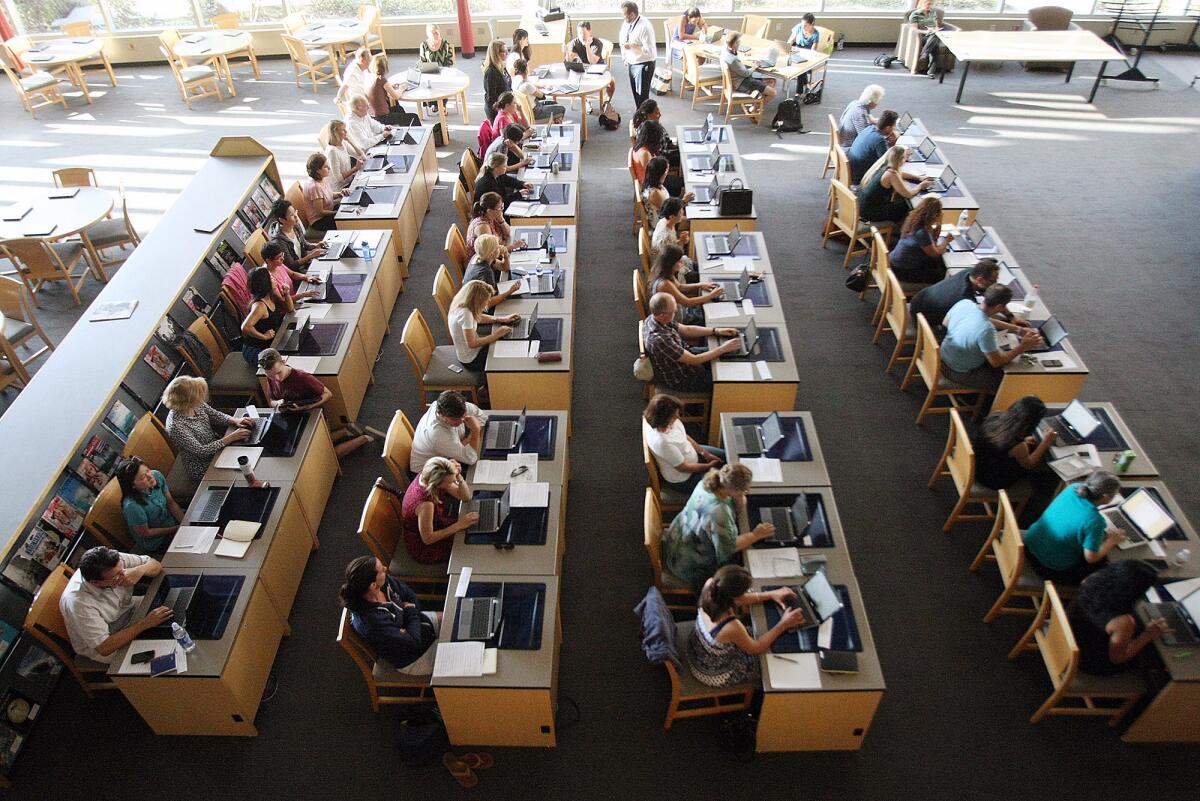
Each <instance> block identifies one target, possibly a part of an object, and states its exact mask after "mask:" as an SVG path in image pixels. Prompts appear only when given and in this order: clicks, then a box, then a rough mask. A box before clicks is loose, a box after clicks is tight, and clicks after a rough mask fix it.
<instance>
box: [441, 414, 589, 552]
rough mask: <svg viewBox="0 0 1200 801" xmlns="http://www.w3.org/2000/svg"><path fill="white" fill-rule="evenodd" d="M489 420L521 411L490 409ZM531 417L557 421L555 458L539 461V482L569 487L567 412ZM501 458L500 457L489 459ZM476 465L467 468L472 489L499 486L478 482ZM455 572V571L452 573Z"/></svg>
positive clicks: (511, 415) (468, 480)
mask: <svg viewBox="0 0 1200 801" xmlns="http://www.w3.org/2000/svg"><path fill="white" fill-rule="evenodd" d="M487 414H488V417H489V418H492V417H496V416H508V417H516V416H518V415H520V414H521V410H520V409H488V410H487ZM528 414H529V416H530V417H553V418H554V419H555V439H554V456H553V458H551V459H542V460H539V461H538V478H537V480H538V481H547V482H549V483H550V485H551V486H557V487H563V488H564V490H565V488H566V486H567V480H568V479H569V477H570V465H569V460H568V457H567V412H565V411H557V412H556V411H548V410H543V409H539V410H536V411H535V410H532V409H531V410H529V412H528ZM489 458H499V457H489ZM475 472H476V471H475V465H471V466H470V467H469V468H467V483H468V484H470V485H471V488H472V489H478V488H480V487H482V488H484V489H488V488H491V487H494V486H497V485H494V484H480V483H479V482H478V481H477V480H476V475H475ZM451 572H454V571H451Z"/></svg>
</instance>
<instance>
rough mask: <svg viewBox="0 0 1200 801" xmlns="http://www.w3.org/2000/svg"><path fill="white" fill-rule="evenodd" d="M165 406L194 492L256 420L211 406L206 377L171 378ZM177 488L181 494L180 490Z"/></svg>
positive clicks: (168, 426) (171, 435) (173, 441)
mask: <svg viewBox="0 0 1200 801" xmlns="http://www.w3.org/2000/svg"><path fill="white" fill-rule="evenodd" d="M260 269H261V268H260ZM268 279H269V276H268ZM163 404H164V405H165V406H166V407H167V408H168V409H169V410H170V411H169V412H168V413H167V422H166V429H167V436H168V437H169V438H170V439H171V445H172V446H173V447H174V448H175V452H176V453H178V454H179V458H180V459H182V460H183V466H184V468H185V471H186V472H187V477H188V480H189V481H191V489H192V491H193V492H194V491H195V488H196V486H197V485H198V484H199V483H200V480H201V479H203V478H204V473H205V471H206V470H208V466H209V465H210V464H212V460H213V459H215V458H216V456H217V454H218V453H220V452H221V450H222V449H223V448H224V447H225V446H226V445H232V444H233V443H235V442H241V441H242V440H244V439H246V438H248V437H249V436H250V429H251V428H253V427H254V421H253V420H251V419H250V418H249V417H242V418H240V419H237V418H234V417H231V416H229V415H227V414H225V413H224V412H219V411H217V410H216V409H214V408H213V407H211V406H209V405H208V382H207V381H205V380H204V379H203V378H195V377H193V376H186V375H181V376H179V377H177V378H174V379H172V381H171V383H169V384H167V388H166V390H165V391H164V392H163ZM229 426H236V427H237V428H236V429H235V430H234V431H231V432H229V433H228V434H226V433H225V429H226V428H228V427H229ZM174 489H175V490H176V491H179V490H180V489H181V488H180V487H175V488H174ZM187 494H188V495H191V494H192V493H191V492H189V493H187Z"/></svg>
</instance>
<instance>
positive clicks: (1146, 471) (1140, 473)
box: [1046, 401, 1158, 481]
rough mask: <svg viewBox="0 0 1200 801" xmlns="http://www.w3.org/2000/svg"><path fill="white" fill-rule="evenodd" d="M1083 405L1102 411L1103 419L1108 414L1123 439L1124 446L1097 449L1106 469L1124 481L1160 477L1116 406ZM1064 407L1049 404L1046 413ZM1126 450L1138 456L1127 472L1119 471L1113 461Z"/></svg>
mask: <svg viewBox="0 0 1200 801" xmlns="http://www.w3.org/2000/svg"><path fill="white" fill-rule="evenodd" d="M1083 405H1084V406H1086V407H1087V408H1089V409H1092V410H1094V411H1098V412H1102V413H1103V414H1102V416H1101V419H1103V416H1105V415H1106V416H1107V417H1108V419H1110V420H1112V422H1113V426H1114V427H1115V428H1116V430H1117V433H1118V434H1119V435H1120V439H1121V440H1122V441H1123V445H1124V447H1118V448H1117V449H1116V450H1112V449H1107V450H1099V449H1097V451H1096V452H1097V453H1098V454H1100V463H1101V464H1102V465H1104V469H1105V470H1107V471H1108V472H1110V473H1112V474H1113V475H1115V476H1116V477H1117V478H1119V479H1121V480H1122V481H1124V480H1125V479H1126V478H1158V468H1157V467H1155V466H1154V462H1152V461H1150V457H1149V456H1147V455H1146V452H1145V451H1144V450H1143V449H1142V446H1141V445H1140V444H1139V443H1138V441H1137V439H1135V438H1134V436H1133V431H1131V430H1130V428H1129V426H1128V425H1127V424H1126V423H1125V419H1124V418H1123V417H1121V415H1120V413H1119V412H1118V411H1117V407H1116V406H1114V405H1112V404H1111V403H1099V402H1096V401H1084V402H1083ZM1064 408H1066V407H1065V406H1062V405H1059V406H1047V407H1046V415H1047V416H1050V415H1055V414H1058V413H1060V412H1061V411H1062V410H1063V409H1064ZM1060 444H1063V445H1065V443H1060ZM1126 450H1131V451H1133V452H1134V453H1136V454H1137V458H1136V459H1134V460H1133V464H1131V465H1130V466H1129V469H1128V470H1127V471H1126V472H1124V473H1118V472H1117V468H1116V465H1115V464H1113V462H1114V460H1115V459H1116V457H1117V456H1119V455H1120V454H1121V453H1123V452H1124V451H1126Z"/></svg>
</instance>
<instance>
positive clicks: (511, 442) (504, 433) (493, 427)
mask: <svg viewBox="0 0 1200 801" xmlns="http://www.w3.org/2000/svg"><path fill="white" fill-rule="evenodd" d="M526 420H527V417H526V414H525V409H521V415H520V417H518V418H517V419H516V421H515V422H514V421H512V420H489V421H488V423H487V430H486V431H485V432H484V435H483V449H484V450H485V451H511V450H512V449H513V448H515V447H517V443H518V442H520V441H521V437H523V436H524V435H525V423H526Z"/></svg>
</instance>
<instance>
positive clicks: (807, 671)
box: [767, 654, 821, 690]
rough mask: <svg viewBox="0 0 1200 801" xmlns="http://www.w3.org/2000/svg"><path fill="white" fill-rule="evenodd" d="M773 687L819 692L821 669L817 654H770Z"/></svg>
mask: <svg viewBox="0 0 1200 801" xmlns="http://www.w3.org/2000/svg"><path fill="white" fill-rule="evenodd" d="M767 666H768V668H769V669H770V672H771V686H772V687H775V688H778V689H781V690H817V689H820V687H821V668H820V665H819V664H818V663H817V655H816V654H769V655H768V656H767Z"/></svg>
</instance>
